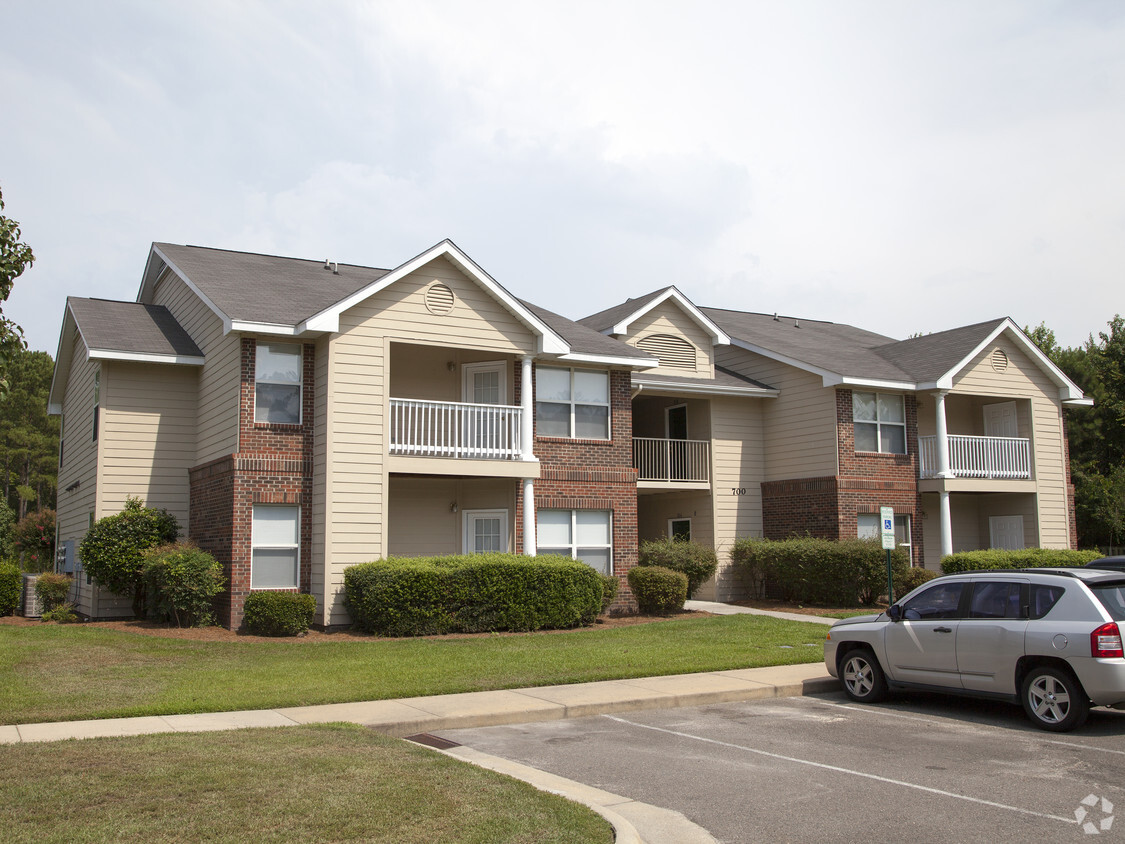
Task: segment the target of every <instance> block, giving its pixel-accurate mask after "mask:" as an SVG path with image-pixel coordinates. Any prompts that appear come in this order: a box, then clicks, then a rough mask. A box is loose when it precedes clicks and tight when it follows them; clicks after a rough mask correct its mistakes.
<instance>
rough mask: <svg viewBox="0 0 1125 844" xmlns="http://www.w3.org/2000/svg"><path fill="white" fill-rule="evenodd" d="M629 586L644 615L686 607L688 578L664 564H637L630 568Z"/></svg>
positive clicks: (666, 613)
mask: <svg viewBox="0 0 1125 844" xmlns="http://www.w3.org/2000/svg"><path fill="white" fill-rule="evenodd" d="M628 577H629V588H630V589H632V590H633V597H634V598H636V599H637V608H638V609H639V610H640V611H641V613H642V614H644V615H671V614H672V613H674V612H679V611H680V610H682V609H683V608H684V601H686V600H687V596H688V578H687V575H686V574H684V573H683V572H681V571H672V570H671V569H667V568H664V566H635V567H634V568H631V569H629V575H628Z"/></svg>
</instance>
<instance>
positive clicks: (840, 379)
mask: <svg viewBox="0 0 1125 844" xmlns="http://www.w3.org/2000/svg"><path fill="white" fill-rule="evenodd" d="M730 343H731V345H732V346H734V347H735V348H736V349H745V350H746V351H748V352H753V353H754V354H756V355H761V356H762V357H764V358H769V359H770V360H776V361H777V362H778V363H784V364H786V365H788V366H792V367H794V368H796V369H800V370H803V371H805V372H811V373H812V374H813V375H819V376H820V378H821V380H822V381H823V383H824V386H825V387H834V386H836V385H837V384H843V383H844V376H843V375H841V374H840V373H839V372H830V371H828V370H827V369H821V368H820V367H819V366H813V365H812V364H809V363H805V362H804V361H803V360H797V359H796V358H791V357H789V356H788V355H782V354H778V353H777V352H775V351H773V349H767V348H765V347H764V346H758V345H756V344H754V343H747V342H746V341H745V340H741V339H739V338H738V337H732V338H731V341H730Z"/></svg>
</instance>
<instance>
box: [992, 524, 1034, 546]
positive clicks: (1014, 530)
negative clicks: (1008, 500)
mask: <svg viewBox="0 0 1125 844" xmlns="http://www.w3.org/2000/svg"><path fill="white" fill-rule="evenodd" d="M988 547H989V548H1002V549H1004V550H1008V551H1018V550H1019V549H1021V548H1026V547H1027V545H1026V543H1024V541H1023V516H989V517H988Z"/></svg>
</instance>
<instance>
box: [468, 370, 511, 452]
mask: <svg viewBox="0 0 1125 844" xmlns="http://www.w3.org/2000/svg"><path fill="white" fill-rule="evenodd" d="M461 378H462V381H461V394H462V398H461V400H462V401H463V402H465V403H466V404H468V405H488V404H505V403H506V400H507V398H508V390H507V387H508V366H507V364H505V363H504V361H502V360H499V361H496V360H492V361H485V362H483V363H466V364H464V365H463V366H462V367H461ZM510 427H511V419H510V418H509V417H508V416H507V415H505V412H504V411H502V410H500V409H499V408H497V409H493V408H489V407H466V408H463V412H462V415H461V449H460V451H459V456H461V457H495V456H496V455H497V454H501V453H504V452H505V451H506V449H508V448H509V447H510V446H511V443H509V442H508V440H509V439H510V431H509V428H510Z"/></svg>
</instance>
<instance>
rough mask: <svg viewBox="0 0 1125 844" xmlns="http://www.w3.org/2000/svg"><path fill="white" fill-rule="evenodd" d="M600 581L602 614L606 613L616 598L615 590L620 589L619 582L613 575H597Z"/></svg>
mask: <svg viewBox="0 0 1125 844" xmlns="http://www.w3.org/2000/svg"><path fill="white" fill-rule="evenodd" d="M599 576H600V577H601V579H602V612H603V613H604V612H606V610H608V609H609V607H610V605H611V604H612V603H613V599H614V598H616V597H617V590H618V589H619V588H620V587H621V581H620V579H618V577H617V575H615V574H603V575H599Z"/></svg>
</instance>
